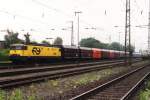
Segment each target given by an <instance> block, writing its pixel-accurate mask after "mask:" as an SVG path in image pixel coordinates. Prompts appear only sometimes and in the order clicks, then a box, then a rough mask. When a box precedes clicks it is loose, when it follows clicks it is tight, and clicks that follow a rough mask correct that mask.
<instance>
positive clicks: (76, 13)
mask: <svg viewBox="0 0 150 100" xmlns="http://www.w3.org/2000/svg"><path fill="white" fill-rule="evenodd" d="M81 13H82V12H81V11H76V12H75V16H76V15H78V35H77V38H78V47H79V38H80V37H79V32H80V31H79V30H80V29H79V14H81Z"/></svg>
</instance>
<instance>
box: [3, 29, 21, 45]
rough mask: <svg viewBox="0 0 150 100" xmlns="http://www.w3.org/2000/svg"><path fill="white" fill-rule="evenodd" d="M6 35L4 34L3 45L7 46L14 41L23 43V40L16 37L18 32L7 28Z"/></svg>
mask: <svg viewBox="0 0 150 100" xmlns="http://www.w3.org/2000/svg"><path fill="white" fill-rule="evenodd" d="M7 33H8V34H7V35H5V42H6V44H5V47H6V48H8V47H9V46H10V45H11V44H14V43H23V40H21V39H19V38H18V35H19V33H18V32H16V33H15V32H13V31H10V30H7Z"/></svg>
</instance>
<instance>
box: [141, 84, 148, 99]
mask: <svg viewBox="0 0 150 100" xmlns="http://www.w3.org/2000/svg"><path fill="white" fill-rule="evenodd" d="M139 100H150V81H148V82H147V84H146V89H144V90H142V91H140V94H139Z"/></svg>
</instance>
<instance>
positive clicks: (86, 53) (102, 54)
mask: <svg viewBox="0 0 150 100" xmlns="http://www.w3.org/2000/svg"><path fill="white" fill-rule="evenodd" d="M127 56H129V52H127ZM9 57H10V60H11V61H12V62H33V61H34V62H36V61H38V62H39V61H63V60H87V59H90V60H92V59H93V60H100V59H121V58H124V57H125V52H124V51H116V50H106V49H98V48H87V47H76V46H64V45H61V46H44V45H25V44H13V45H11V48H10V53H9ZM133 57H140V54H139V53H133Z"/></svg>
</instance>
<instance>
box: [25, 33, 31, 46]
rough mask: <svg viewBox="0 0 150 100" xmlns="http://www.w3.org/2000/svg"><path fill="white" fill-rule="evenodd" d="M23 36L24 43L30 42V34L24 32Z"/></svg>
mask: <svg viewBox="0 0 150 100" xmlns="http://www.w3.org/2000/svg"><path fill="white" fill-rule="evenodd" d="M24 37H25V44H30V35H29V33H27V34H24Z"/></svg>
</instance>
